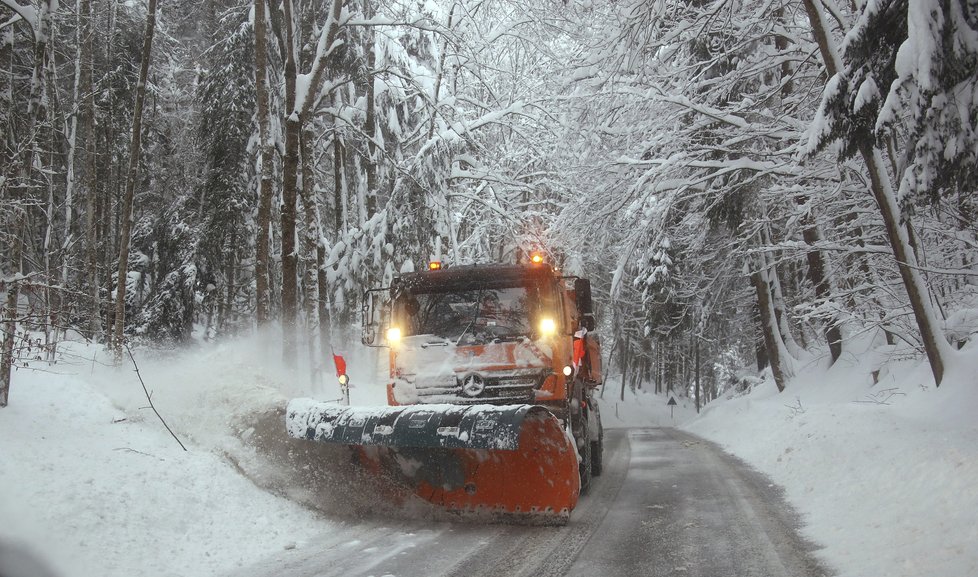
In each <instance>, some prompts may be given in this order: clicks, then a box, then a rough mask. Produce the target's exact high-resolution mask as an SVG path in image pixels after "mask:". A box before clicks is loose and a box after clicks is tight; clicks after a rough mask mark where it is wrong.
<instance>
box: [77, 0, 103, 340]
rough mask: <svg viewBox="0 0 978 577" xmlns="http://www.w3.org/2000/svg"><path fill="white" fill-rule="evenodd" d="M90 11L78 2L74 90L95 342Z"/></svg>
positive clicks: (97, 305)
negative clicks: (77, 98) (77, 68)
mask: <svg viewBox="0 0 978 577" xmlns="http://www.w3.org/2000/svg"><path fill="white" fill-rule="evenodd" d="M92 22H93V14H92V5H91V0H79V2H78V28H79V52H78V59H79V60H80V61H81V62H80V66H81V69H80V71H79V83H78V91H79V96H80V98H81V104H80V106H79V112H80V115H79V120H80V122H79V124H80V130H79V132H80V133H81V137H82V139H84V142H85V149H84V151H85V152H84V157H85V162H84V166H85V169H84V171H83V173H82V178H81V179H80V183H81V184H82V191H81V192H82V193H83V194H84V196H85V260H86V262H87V263H88V267H87V268H88V271H87V275H88V279H87V282H88V290H89V291H90V292H89V297H90V299H91V302H90V303H89V306H88V308H87V310H88V315H89V319H88V326H89V333H90V337H91V338H92V340H94V341H96V342H97V341H99V340H100V339H101V337H102V303H101V295H100V293H99V276H98V235H97V234H96V224H95V222H96V221H95V212H96V207H97V203H98V190H97V187H96V174H95V169H96V166H97V165H96V162H95V161H96V158H95V140H96V134H95V91H94V89H93V87H92V71H93V68H94V62H95V50H94V47H93V43H92V38H93V36H94V34H95V27H94V26H93V25H92Z"/></svg>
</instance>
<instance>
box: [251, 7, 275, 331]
mask: <svg viewBox="0 0 978 577" xmlns="http://www.w3.org/2000/svg"><path fill="white" fill-rule="evenodd" d="M265 19H266V16H265V0H255V93H256V96H257V98H256V106H257V113H258V140H259V141H260V142H259V146H258V148H259V163H260V175H261V176H260V179H259V184H258V223H257V224H258V232H257V234H256V238H255V317H256V320H257V322H258V326H259V327H263V326H264V325H265V324H267V323H268V320H269V309H270V302H269V301H270V298H269V285H270V283H269V278H270V277H269V268H270V267H269V248H268V241H269V235H270V231H269V228H270V226H271V222H272V163H273V162H274V161H273V152H274V143H273V141H272V135H271V132H272V129H271V120H270V118H271V115H270V112H269V108H268V56H267V55H268V35H267V33H266V28H265Z"/></svg>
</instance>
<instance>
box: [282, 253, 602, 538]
mask: <svg viewBox="0 0 978 577" xmlns="http://www.w3.org/2000/svg"><path fill="white" fill-rule="evenodd" d="M594 326H595V319H594V313H593V309H592V301H591V285H590V282H589V281H588V280H587V279H583V278H578V277H567V276H561V275H560V274H559V272H558V271H556V270H555V269H553V268H552V267H551V266H549V265H548V264H546V263H544V262H542V259H540V258H539V257H534V259H533V261H531V262H529V263H526V264H522V265H477V266H460V267H455V268H442V267H441V266H439V265H438V263H432V264H430V265H429V269H428V270H424V271H419V272H411V273H405V274H401V275H400V276H399V277H397V278H395V279H393V280H392V282H391V283H390V286H389V287H384V288H379V289H373V290H370V291H367V293H366V295H365V298H364V304H363V338H362V340H363V343H364V344H367V345H370V346H381V347H387V348H389V361H390V378H389V381H388V382H387V401H388V405H389V406H387V407H347V406H342V405H336V404H328V403H323V402H319V401H314V400H311V399H294V400H293V401H291V402H290V403H289V407H288V410H287V413H286V414H287V416H286V420H287V423H286V424H287V428H288V431H289V434H290V435H291V436H293V437H296V438H301V439H308V440H312V441H321V442H327V443H340V444H345V445H348V446H350V447H351V448H352V450H353V451H354V453H355V460H356V461H357V462H358V463H359V465H360V466H361V467H362V468H363V469H364V470H366V471H369V472H370V473H371V474H377V475H382V476H384V477H385V478H387V479H389V480H392V481H394V482H395V483H396V484H397V485H398V486H400V487H402V488H407V490H409V491H410V492H411V493H413V494H415V495H417V496H418V497H420V498H422V499H424V500H426V501H429V502H431V503H433V504H435V505H436V506H438V507H440V508H443V509H445V510H448V511H452V512H458V513H459V514H467V513H474V514H489V515H492V516H493V517H504V518H505V519H504V520H506V521H510V520H514V519H520V520H523V521H526V522H532V523H545V524H562V523H566V522H567V520H568V518H569V516H570V513H571V511H572V510H573V509H574V507H575V505H576V504H577V500H578V497H579V495H580V494H582V493H586V492H587V490H588V488H589V486H590V483H591V477H592V476H593V475H599V474H600V473H601V463H602V438H603V433H602V427H601V417H600V413H599V410H598V405H597V403H596V402H594V401H593V399H592V393H593V391H594V390H595V389H596V388H597V387H598V386H599V385H600V384H601V382H602V377H601V350H600V341H599V339H598V336H597V334H595V333H593V332H592V331H593V330H594Z"/></svg>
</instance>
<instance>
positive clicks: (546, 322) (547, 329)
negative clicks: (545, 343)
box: [540, 318, 557, 337]
mask: <svg viewBox="0 0 978 577" xmlns="http://www.w3.org/2000/svg"><path fill="white" fill-rule="evenodd" d="M556 332H557V323H556V322H554V320H553V319H551V318H544V319H543V320H541V321H540V336H544V337H552V336H554V334H556Z"/></svg>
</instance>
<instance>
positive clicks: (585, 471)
mask: <svg viewBox="0 0 978 577" xmlns="http://www.w3.org/2000/svg"><path fill="white" fill-rule="evenodd" d="M576 440H577V450H578V451H579V452H580V454H581V462H580V463H579V464H578V470H579V471H580V474H581V495H587V493H588V491H589V490H590V489H591V471H592V469H591V465H592V462H593V461H592V460H591V456H592V453H591V442H590V439H588V423H587V415H581V430H580V437H578V438H577V439H576ZM582 441H583V442H582Z"/></svg>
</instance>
